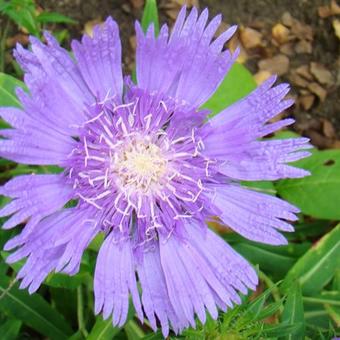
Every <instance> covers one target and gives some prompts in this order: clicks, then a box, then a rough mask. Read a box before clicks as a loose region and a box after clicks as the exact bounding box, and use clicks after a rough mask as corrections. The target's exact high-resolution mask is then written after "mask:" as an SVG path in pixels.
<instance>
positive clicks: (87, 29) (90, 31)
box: [83, 18, 103, 37]
mask: <svg viewBox="0 0 340 340" xmlns="http://www.w3.org/2000/svg"><path fill="white" fill-rule="evenodd" d="M102 23H103V21H102V19H101V18H95V19H93V20H89V21H87V22H86V23H85V25H84V30H83V32H84V33H86V34H87V35H89V36H90V37H92V36H93V28H94V26H96V25H99V24H102Z"/></svg>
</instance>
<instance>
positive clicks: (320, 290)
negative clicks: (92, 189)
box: [0, 0, 340, 340]
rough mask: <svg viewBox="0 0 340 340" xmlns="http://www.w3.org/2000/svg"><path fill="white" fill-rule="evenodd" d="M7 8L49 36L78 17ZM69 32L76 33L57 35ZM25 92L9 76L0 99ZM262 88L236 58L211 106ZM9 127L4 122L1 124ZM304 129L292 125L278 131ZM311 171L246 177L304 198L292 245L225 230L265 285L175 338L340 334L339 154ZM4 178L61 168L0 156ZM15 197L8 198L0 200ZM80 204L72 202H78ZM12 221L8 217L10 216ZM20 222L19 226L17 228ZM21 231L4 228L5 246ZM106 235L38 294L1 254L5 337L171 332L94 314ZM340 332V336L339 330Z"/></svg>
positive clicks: (148, 13)
mask: <svg viewBox="0 0 340 340" xmlns="http://www.w3.org/2000/svg"><path fill="white" fill-rule="evenodd" d="M0 12H1V13H3V14H5V15H6V16H7V17H8V18H10V20H12V21H14V22H15V23H16V24H17V25H18V26H19V27H20V28H21V29H24V30H26V31H27V32H29V33H30V34H34V35H36V36H39V37H40V36H41V34H42V29H43V27H44V26H45V25H46V24H49V23H56V24H59V23H63V24H72V23H74V21H73V20H72V19H69V18H68V17H65V16H63V15H60V14H58V13H49V12H39V11H37V7H36V5H35V3H34V2H33V1H32V0H11V1H4V0H0ZM151 23H153V24H154V26H155V32H156V34H158V32H159V23H158V12H157V5H156V1H155V0H147V1H146V7H145V11H144V15H143V19H142V26H143V30H144V31H145V30H146V29H147V27H148V26H149V25H150V24H151ZM57 35H58V36H59V38H60V39H63V37H67V31H59V33H57ZM16 87H21V88H23V89H26V87H25V85H24V84H23V83H22V82H21V81H20V80H18V79H16V78H15V77H13V76H10V75H7V74H4V73H0V106H15V107H20V103H19V101H18V100H17V98H16V95H15V88H16ZM255 88H256V84H255V82H254V80H253V78H252V76H251V74H250V73H249V71H248V70H247V69H246V68H245V67H244V66H243V65H241V64H235V65H234V66H233V67H232V68H231V70H230V72H229V73H228V75H227V76H226V78H225V79H224V81H223V82H222V84H221V85H220V86H219V88H218V90H217V91H216V93H215V94H214V95H213V96H212V98H210V99H209V100H208V101H207V102H206V103H205V104H204V105H203V108H206V109H209V110H211V112H212V114H211V115H212V116H213V115H216V114H218V113H219V112H220V111H221V110H223V109H224V108H226V107H227V106H229V105H231V104H232V103H234V102H235V101H237V100H239V99H241V98H243V97H245V96H246V95H247V94H248V93H249V92H250V91H252V90H254V89H255ZM7 127H8V125H7V124H6V123H4V122H3V121H0V128H7ZM296 136H297V135H296V134H295V133H293V132H291V131H284V132H282V133H279V134H277V135H276V136H274V138H280V139H284V138H290V137H296ZM295 165H296V166H299V167H302V168H304V169H306V170H309V171H311V173H312V176H310V177H306V178H303V179H294V180H293V179H287V180H282V181H278V182H277V183H273V182H261V181H259V182H244V183H242V185H244V186H247V187H249V188H251V189H253V190H257V191H261V192H265V193H267V194H271V195H277V196H281V197H283V198H284V199H287V200H289V201H290V202H292V203H293V204H295V205H297V206H298V207H299V208H300V209H301V211H302V213H301V215H300V220H299V221H298V222H297V224H296V226H295V227H296V231H295V232H294V233H290V234H287V235H286V236H287V238H288V239H289V241H290V242H289V244H288V245H286V246H281V247H274V246H268V245H263V244H259V243H255V242H251V241H247V240H245V239H243V238H242V237H240V236H238V235H236V234H234V233H229V232H228V233H224V234H222V237H223V238H224V239H225V240H226V241H227V242H228V243H229V244H231V245H232V247H233V248H234V249H235V250H236V251H238V252H239V253H240V254H241V255H242V256H244V257H245V258H246V259H247V260H248V261H249V262H250V263H252V264H253V265H254V266H255V267H256V268H257V270H258V273H259V277H260V284H259V286H258V289H257V291H256V292H255V293H250V292H249V295H248V296H243V297H242V304H241V305H239V306H235V307H234V308H233V309H229V310H228V311H226V312H221V313H220V315H219V317H218V319H217V320H212V319H211V318H210V317H209V316H207V318H208V319H207V323H206V324H205V325H204V326H203V325H202V324H200V322H199V321H197V328H196V329H188V330H186V331H185V332H184V333H183V334H182V335H180V336H176V335H174V334H173V333H171V334H170V337H169V338H170V339H190V340H200V339H202V340H203V339H208V340H209V339H211V340H214V339H217V340H226V339H228V340H229V339H230V340H243V339H292V340H293V339H294V340H295V339H327V340H328V339H332V338H333V337H335V336H336V335H338V336H339V331H338V329H337V327H338V328H339V325H340V269H339V268H340V267H339V265H340V225H338V226H336V223H335V222H334V221H338V220H340V152H339V151H338V150H325V151H318V150H313V155H312V157H310V158H307V159H305V160H302V161H299V162H296V163H295ZM0 170H1V172H0V180H1V181H2V183H3V182H4V181H5V180H7V179H9V178H12V177H14V176H17V175H21V174H26V173H50V172H54V173H58V172H60V169H59V168H56V167H37V166H26V165H16V164H14V163H12V162H9V161H7V160H1V161H0ZM6 202H8V199H7V198H5V197H0V207H1V206H3V205H4V204H5V203H6ZM72 204H75V202H70V204H69V205H68V207H69V206H72ZM1 220H2V221H3V219H1ZM17 229H18V228H17ZM17 232H18V231H17V230H13V231H4V230H0V247H1V249H2V247H3V245H4V244H5V242H6V241H7V240H8V239H9V238H10V237H12V236H13V235H15V234H16V233H17ZM102 242H103V235H99V236H98V237H96V238H95V239H94V240H93V242H92V243H91V244H90V246H89V249H88V250H87V251H86V252H85V254H84V256H83V260H82V263H81V268H80V271H79V273H78V274H76V275H74V276H67V275H64V274H60V273H52V274H50V275H49V276H48V278H47V279H46V280H45V282H44V284H43V285H42V287H41V288H40V289H39V291H38V292H37V293H35V294H33V295H29V294H28V293H27V291H26V290H19V289H18V283H16V282H15V280H14V277H15V275H16V273H17V272H18V270H19V269H20V268H21V266H22V264H23V261H21V262H19V263H15V264H12V265H11V266H9V265H7V264H6V263H5V259H6V257H7V256H8V253H6V252H4V251H2V252H1V257H0V312H1V313H0V338H1V339H22V338H27V336H28V337H29V338H37V339H43V338H49V339H71V340H83V339H89V340H94V339H96V340H97V339H99V340H100V339H102V340H106V339H107V340H109V339H131V340H136V339H143V340H156V339H157V340H158V339H163V336H162V334H161V332H160V331H158V332H156V333H153V332H152V330H151V328H150V327H149V325H148V323H146V324H144V325H143V326H141V325H140V324H139V322H138V321H137V319H136V317H135V313H134V310H133V308H132V306H130V310H129V315H128V322H127V323H126V325H125V326H124V327H123V328H114V327H112V323H111V320H110V319H108V320H103V319H102V317H101V316H98V317H94V306H93V305H94V303H93V273H94V266H95V261H96V256H97V253H98V250H99V248H100V246H101V244H102ZM337 332H338V333H337Z"/></svg>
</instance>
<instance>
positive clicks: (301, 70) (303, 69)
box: [295, 65, 313, 80]
mask: <svg viewBox="0 0 340 340" xmlns="http://www.w3.org/2000/svg"><path fill="white" fill-rule="evenodd" d="M295 72H296V73H297V74H298V75H299V76H301V77H303V78H305V79H307V80H313V76H312V75H311V73H310V72H309V67H308V65H302V66H299V67H298V68H297V69H296V70H295Z"/></svg>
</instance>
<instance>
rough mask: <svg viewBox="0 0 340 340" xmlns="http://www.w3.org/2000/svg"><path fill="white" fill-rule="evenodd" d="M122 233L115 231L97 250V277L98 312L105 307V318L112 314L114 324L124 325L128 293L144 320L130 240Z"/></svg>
mask: <svg viewBox="0 0 340 340" xmlns="http://www.w3.org/2000/svg"><path fill="white" fill-rule="evenodd" d="M122 236H123V235H119V231H118V232H117V233H114V232H112V233H110V234H109V236H108V237H107V238H106V239H105V241H104V243H103V245H102V246H101V248H100V251H99V253H98V257H97V264H96V271H95V278H94V292H95V311H96V313H99V312H100V311H101V310H103V316H104V318H105V319H106V318H108V317H109V316H110V315H112V322H113V325H114V326H117V325H118V326H122V325H123V324H124V322H125V321H126V317H127V312H128V306H129V292H130V293H131V295H132V300H133V303H134V306H135V309H136V312H137V314H138V316H139V318H140V319H141V320H143V312H142V309H141V304H140V299H139V294H138V290H137V284H136V276H135V270H134V259H133V255H132V248H131V243H130V241H129V239H127V238H126V237H125V238H122Z"/></svg>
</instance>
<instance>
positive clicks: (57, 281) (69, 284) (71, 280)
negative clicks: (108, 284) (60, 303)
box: [44, 272, 91, 289]
mask: <svg viewBox="0 0 340 340" xmlns="http://www.w3.org/2000/svg"><path fill="white" fill-rule="evenodd" d="M89 280H91V276H90V274H89V273H86V272H80V273H78V274H76V275H73V276H70V275H66V274H60V273H53V274H50V275H49V276H48V277H47V279H46V280H45V282H44V284H46V285H48V286H51V287H55V288H67V289H75V288H77V287H79V286H80V285H81V284H83V283H86V282H88V281H89Z"/></svg>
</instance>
